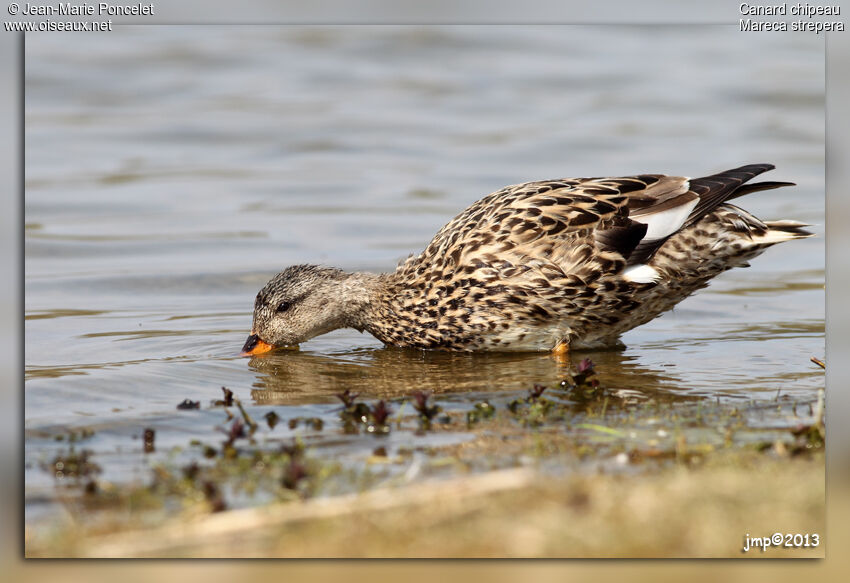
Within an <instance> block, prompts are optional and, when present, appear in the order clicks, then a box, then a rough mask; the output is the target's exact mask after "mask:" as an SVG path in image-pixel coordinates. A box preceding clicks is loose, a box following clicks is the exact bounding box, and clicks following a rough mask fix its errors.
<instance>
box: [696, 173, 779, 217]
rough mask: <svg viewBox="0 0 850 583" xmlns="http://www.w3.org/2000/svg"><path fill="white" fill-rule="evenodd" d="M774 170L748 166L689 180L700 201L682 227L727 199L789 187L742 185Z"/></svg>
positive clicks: (765, 184) (763, 183)
mask: <svg viewBox="0 0 850 583" xmlns="http://www.w3.org/2000/svg"><path fill="white" fill-rule="evenodd" d="M774 168H775V166H774V165H773V164H748V165H746V166H741V167H740V168H733V169H731V170H726V171H724V172H719V173H717V174H712V175H711V176H704V177H703V178H694V179H692V180H690V190H691V191H692V192H695V193H696V194H698V195H699V197H700V201H699V203H697V206H696V207H694V210H693V211H692V212H691V214H690V216H688V220H687V221H685V224H684V225H683V227H687V226H689V225H692V224H693V223H695V222H697V221H698V220H700V219H701V218H702V217H704V216H705V215H707V214H708V213H710V212H711V211H713V210H714V209H715V208H717V207H718V206H719V205H721V204H723V203H724V202H726V201H727V200H729V199H732V198H737V197H739V196H743V195H745V194H749V193H751V192H756V191H759V190H768V189H771V188H779V187H780V186H791V185H792V184H791V183H790V182H759V183H755V184H750V185H747V186H744V183H745V182H747V181H748V180H752V179H753V178H755V177H756V176H758V175H759V174H761V173H762V172H767V171H768V170H773V169H774Z"/></svg>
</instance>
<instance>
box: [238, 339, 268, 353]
mask: <svg viewBox="0 0 850 583" xmlns="http://www.w3.org/2000/svg"><path fill="white" fill-rule="evenodd" d="M273 348H274V346H273V345H272V344H267V343H265V342H263V341H262V340H260V337H259V336H257V335H256V334H251V335H250V336H248V340H246V341H245V346H243V347H242V352H240V353H239V356H256V355H257V354H263V353H264V352H268V351H269V350H271V349H273Z"/></svg>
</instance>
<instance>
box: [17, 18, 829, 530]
mask: <svg viewBox="0 0 850 583" xmlns="http://www.w3.org/2000/svg"><path fill="white" fill-rule="evenodd" d="M823 50H824V46H823V39H822V37H817V36H815V35H805V34H799V35H790V34H789V35H768V34H763V35H757V36H752V35H745V34H741V33H739V32H737V31H736V30H735V29H734V28H726V27H716V26H712V27H679V28H674V27H669V28H667V27H638V26H634V27H574V26H570V27H562V26H544V27H504V26H502V27H424V28H423V27H354V26H350V27H271V26H270V27H235V26H233V27H164V26H156V27H154V26H145V27H119V28H118V29H117V30H116V31H115V32H113V33H110V34H103V35H29V36H28V37H27V39H26V200H25V212H26V217H25V220H26V229H25V262H26V265H25V280H26V300H25V303H26V306H25V307H26V339H25V348H26V373H25V384H24V390H25V406H26V410H25V434H26V450H25V461H26V463H27V469H26V483H27V499H28V504H27V520H28V521H34V520H37V519H39V518H43V517H44V516H45V515H46V513H47V511H48V509H50V508H52V507H51V506H50V504H49V502H50V500H52V499H53V495H54V494H53V478H52V477H51V476H50V475H49V473H47V472H45V471H43V469H42V468H41V467H40V464H41V463H44V462H48V461H49V460H50V459H52V456H53V455H55V453H56V452H57V451H59V450H60V449H62V448H64V447H67V446H66V443H65V442H57V441H55V436H56V435H57V434H58V433H61V432H64V431H68V430H73V429H75V428H80V427H90V428H94V429H95V431H96V433H95V436H94V437H93V438H91V439H90V440H88V441H87V442H86V447H87V448H88V449H91V450H93V451H94V452H95V453H96V454H97V456H99V457H98V458H97V459H98V461H99V463H100V464H101V465H102V466H103V467H104V468H105V470H104V471H105V474H104V478H105V479H111V480H115V481H131V480H136V479H143V478H144V476H145V475H146V474H145V472H146V469H147V467H148V464H149V461H148V458H146V457H145V456H144V455H143V454H142V453H141V440H140V435H141V432H142V430H143V428H145V427H155V428H156V430H157V435H158V451H168V448H169V447H171V446H185V445H186V443H188V441H189V440H190V439H192V438H196V437H201V436H203V437H204V438H208V437H209V436H210V432H211V430H213V428H215V427H216V426H220V425H222V424H223V421H224V418H223V415H222V413H221V411H220V410H205V411H201V412H184V411H177V410H176V409H175V406H176V404H177V403H179V402H180V401H182V400H183V399H186V398H188V399H192V400H198V401H201V403H202V405H203V406H204V407H206V406H207V404H208V403H209V402H210V401H211V400H212V399H216V398H220V396H221V390H220V387H221V386H227V387H229V388H230V389H232V390H233V391H234V392H235V393H236V396H237V398H239V399H241V400H242V401H243V402H244V403H246V404H248V405H249V410H250V411H252V414H253V415H255V416H256V417H258V418H259V417H261V416H262V415H263V414H264V413H265V412H267V411H268V410H270V409H274V410H275V411H276V412H277V413H278V414H279V415H281V417H282V418H284V419H287V418H292V417H297V416H312V415H318V416H322V417H324V418H326V419H328V420H330V421H331V422H332V421H333V419H335V415H336V410H337V409H338V408H337V405H335V404H334V403H335V398H334V396H333V395H334V394H335V393H338V392H339V391H341V390H342V389H344V388H350V389H352V390H355V391H360V392H362V393H363V394H364V397H366V398H376V397H381V398H390V399H398V398H400V397H402V396H404V395H405V394H408V393H409V392H410V391H411V390H412V389H428V390H432V391H435V392H436V393H438V394H439V395H440V396H441V398H443V399H445V400H446V403H465V402H469V401H471V400H473V399H475V398H479V397H480V396H481V395H492V394H494V393H495V394H509V393H511V392H514V391H524V390H526V389H527V388H529V387H530V386H531V384H533V383H535V382H539V383H543V384H546V383H550V384H551V383H556V382H557V380H558V379H559V378H560V374H561V371H560V370H559V368H558V365H557V363H555V362H554V361H553V360H551V359H549V358H547V357H544V356H539V355H521V354H519V355H517V354H512V355H455V354H438V353H422V352H416V351H400V350H394V349H385V348H383V347H382V345H381V344H380V343H379V342H378V341H376V340H375V339H374V338H372V337H370V336H369V335H367V334H362V335H361V334H359V333H357V332H354V331H351V330H343V331H337V332H334V333H332V334H329V335H327V336H323V337H320V338H317V339H315V340H312V341H310V342H308V343H306V344H304V345H303V346H302V347H301V350H300V351H299V352H284V353H281V354H275V355H272V356H269V357H267V358H256V359H245V358H239V357H238V356H237V353H238V351H239V348H240V347H241V345H242V343H243V342H244V340H245V337H246V335H247V333H248V330H249V328H250V323H251V308H252V303H253V298H254V295H255V294H256V292H257V290H258V289H259V288H260V287H261V286H262V285H263V284H264V283H265V282H266V281H267V280H268V278H270V277H271V276H272V275H273V274H274V273H276V272H277V271H278V270H280V269H282V268H283V267H285V266H287V265H290V264H294V263H308V262H309V263H322V264H327V265H334V266H338V267H341V268H344V269H348V270H373V271H388V270H391V269H393V268H394V266H395V265H396V264H397V262H398V261H399V260H401V259H403V258H405V257H406V256H407V255H408V254H409V253H412V252H418V251H420V250H421V249H422V248H423V247H424V246H425V245H426V244H427V242H428V241H429V239H430V237H431V236H432V235H433V234H434V233H435V232H436V231H437V230H438V229H439V227H441V226H442V225H443V224H444V223H446V222H447V221H448V220H449V219H450V218H452V217H453V216H454V215H455V214H457V213H458V212H459V211H461V210H462V209H463V208H464V207H466V206H467V205H468V204H470V203H471V202H473V201H474V200H476V199H477V198H479V197H481V196H483V195H485V194H487V193H489V192H491V191H494V190H496V189H498V188H501V187H502V186H504V185H506V184H513V183H518V182H523V181H526V180H535V179H544V178H556V177H563V176H593V175H611V174H622V175H625V174H630V173H639V172H666V173H680V174H686V175H692V176H693V175H702V174H708V173H712V172H716V171H719V170H723V169H726V168H731V167H734V166H737V165H740V164H744V163H752V162H772V163H774V164H776V165H777V170H776V171H774V172H772V173H771V175H770V176H769V178H768V179H775V180H791V181H794V182H796V183H797V184H798V186H797V187H795V188H786V189H781V190H777V191H770V192H765V193H760V194H755V195H752V196H750V197H747V199H743V200H742V201H741V206H743V207H745V208H746V209H748V210H750V211H752V212H753V213H755V214H756V215H757V216H760V217H762V218H764V219H778V218H792V219H797V220H801V221H805V222H808V223H812V224H814V225H815V226H814V227H813V229H812V230H813V231H814V232H815V233H817V234H818V237H815V238H811V239H807V240H803V241H795V242H791V243H788V244H784V245H782V246H780V247H778V248H773V249H771V250H769V251H768V252H766V253H765V255H763V256H762V257H760V258H758V259H756V260H755V261H754V262H753V266H752V268H750V269H747V270H740V269H739V270H735V271H732V272H729V273H727V274H724V275H723V276H722V277H720V278H719V279H718V280H716V281H715V282H714V283H713V284H712V286H711V287H710V288H709V289H707V290H705V291H702V292H700V293H699V294H698V295H697V296H695V297H693V298H690V299H689V300H687V301H686V302H684V303H683V304H680V306H679V307H678V308H677V309H676V310H675V311H674V312H672V313H669V314H667V315H665V316H664V317H662V318H660V319H657V320H655V321H654V322H652V323H650V324H648V325H645V326H643V327H641V328H639V329H637V330H634V331H632V332H630V333H628V334H627V335H626V336H625V337H624V341H625V343H626V344H627V346H628V348H627V349H626V350H625V351H623V352H601V353H589V354H586V355H580V356H590V357H591V358H592V359H593V360H594V361H595V362H597V364H598V366H599V369H600V372H601V374H602V377H603V380H604V381H605V382H606V383H608V384H611V385H614V386H617V387H621V388H624V389H631V390H635V391H638V392H640V393H642V394H643V395H644V396H646V397H648V398H710V399H716V398H724V399H727V398H728V399H769V398H773V397H774V396H775V394H776V393H777V391H781V392H782V393H783V394H787V395H792V396H794V397H799V398H802V399H807V398H811V397H812V395H813V393H814V391H815V390H816V389H817V388H818V387H819V386H822V382H823V377H822V373H821V372H820V371H819V370H818V369H817V368H816V367H814V366H813V365H812V364H811V363H810V362H809V357H810V356H822V355H823V353H824V291H823V282H824V238H823V224H824V197H823V188H824V186H823V168H824V148H823V145H824V123H823V120H824V114H823V106H824V75H823ZM576 358H578V356H576ZM276 431H277V433H276V436H277V438H280V439H283V438H285V437H288V436H291V435H294V434H296V433H299V432H300V431H302V430H295V431H290V430H288V429H277V430H276ZM454 438H455V439H457V440H462V439H464V436H463V434H462V433H459V434H458V435H456V436H455V437H454ZM339 439H340V437H339V435H335V436H332V437H329V438H328V447H331V445H330V442H331V441H334V440H336V442H337V443H336V446H339V444H338V441H339ZM394 439H398V440H401V441H404V439H406V438H405V437H404V436H403V435H400V436H399V437H394ZM316 444H317V447H318V446H320V445H321V442H320V441H316ZM358 444H359V445H358ZM329 451H330V450H329ZM333 451H334V452H335V453H334V455H337V456H338V457H340V458H341V459H347V460H348V461H350V462H352V463H354V462H356V461H357V460H359V459H362V457H363V456H364V455H367V454H368V451H369V446H368V444H366V445H363V444H362V443H361V442H354V441H352V442H351V443H350V444H349V445H348V446H346V447H341V448H339V447H338V449H335V450H333Z"/></svg>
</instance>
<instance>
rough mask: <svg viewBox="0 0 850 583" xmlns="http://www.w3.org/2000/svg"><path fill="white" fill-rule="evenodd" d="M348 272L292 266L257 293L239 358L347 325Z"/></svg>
mask: <svg viewBox="0 0 850 583" xmlns="http://www.w3.org/2000/svg"><path fill="white" fill-rule="evenodd" d="M349 275H350V274H348V273H346V272H344V271H342V270H340V269H334V268H330V267H319V266H317V265H293V266H292V267H287V268H286V269H284V270H283V271H281V272H280V273H278V274H277V275H275V276H274V277H273V278H272V279H271V280H270V281H269V282H268V283H267V284H266V285H265V287H263V289H261V290H260V292H259V293H258V294H257V299H256V300H255V301H254V322H253V325H252V326H251V335H250V336H248V340H247V341H246V342H245V346H243V347H242V356H248V355H255V354H261V353H263V352H268V351H269V350H272V349H273V348H278V347H282V346H294V345H296V344H300V343H301V342H305V341H307V340H309V339H310V338H313V337H314V336H318V335H320V334H325V333H326V332H330V331H331V330H335V329H337V328H341V327H344V326H346V325H347V324H346V314H347V311H348V307H347V305H346V300H347V299H348V298H347V297H346V296H347V295H348V294H346V293H345V291H346V288H347V287H348V286H347V285H346V281H347V280H348V279H349Z"/></svg>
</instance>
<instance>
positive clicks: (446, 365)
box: [249, 348, 694, 405]
mask: <svg viewBox="0 0 850 583" xmlns="http://www.w3.org/2000/svg"><path fill="white" fill-rule="evenodd" d="M583 358H590V359H591V360H593V362H594V363H596V365H597V372H598V375H599V380H600V382H601V383H602V384H603V385H604V386H606V387H608V388H609V389H628V390H631V391H637V392H638V393H643V394H646V395H647V396H649V395H653V396H655V395H656V394H658V393H663V394H664V395H665V396H671V395H676V394H677V393H678V395H679V396H680V397H681V398H694V396H693V395H689V394H687V392H685V391H678V390H677V388H678V387H680V386H681V381H679V380H677V379H675V378H673V377H671V376H668V375H666V374H664V373H662V372H660V371H654V370H650V369H648V368H646V367H644V366H641V365H639V364H637V363H636V362H635V360H634V358H633V357H630V356H627V355H626V354H625V353H623V352H620V351H594V352H580V353H576V354H573V355H572V360H573V363H577V362H578V361H579V360H581V359H583ZM249 366H250V367H251V369H253V370H254V371H255V372H257V373H258V374H257V379H256V382H255V383H254V386H253V388H252V390H251V397H252V398H253V399H254V401H255V402H256V403H257V404H281V405H282V404H286V405H292V404H297V403H308V402H328V401H336V398H335V395H336V394H337V393H340V392H341V391H343V390H345V389H350V390H351V391H354V392H359V393H361V394H362V395H363V396H364V397H368V398H385V399H392V398H399V397H403V396H405V395H409V394H410V393H411V392H412V391H414V390H417V389H418V390H427V391H432V392H433V393H435V394H449V393H452V394H463V393H470V392H496V391H498V392H505V393H508V392H511V391H523V390H526V389H529V388H531V387H532V386H533V385H534V384H535V383H537V384H543V385H548V386H551V387H553V386H556V385H557V384H558V383H560V382H561V380H562V379H563V378H564V377H565V376H566V374H567V370H568V369H567V366H566V365H565V364H562V363H560V362H558V361H557V360H556V359H554V358H552V357H551V356H549V355H548V354H527V353H506V354H499V353H481V354H467V353H450V352H437V351H420V350H404V349H398V348H378V349H363V350H360V351H357V352H348V353H346V354H345V355H344V356H343V355H337V356H325V355H320V354H314V353H307V352H299V351H292V350H289V351H278V352H275V353H271V354H268V355H263V356H259V357H254V358H252V359H251V360H250V362H249Z"/></svg>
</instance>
